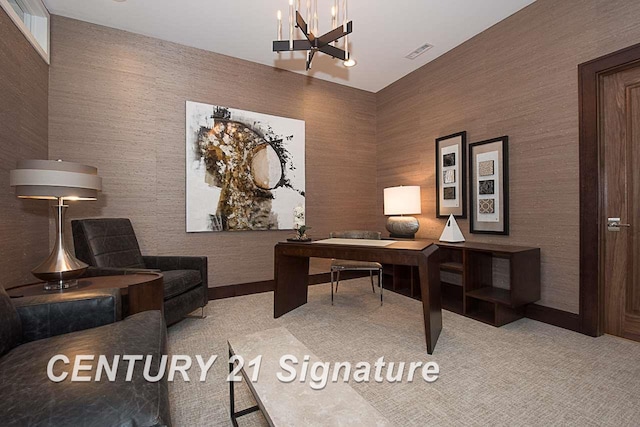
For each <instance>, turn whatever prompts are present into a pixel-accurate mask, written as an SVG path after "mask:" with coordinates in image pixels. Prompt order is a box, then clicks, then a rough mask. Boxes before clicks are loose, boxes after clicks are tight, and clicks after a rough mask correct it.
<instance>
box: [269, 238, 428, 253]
mask: <svg viewBox="0 0 640 427" xmlns="http://www.w3.org/2000/svg"><path fill="white" fill-rule="evenodd" d="M321 240H324V239H321ZM351 240H353V244H344V243H339V244H335V243H330V242H323V241H317V240H316V241H312V242H280V243H279V244H282V245H295V246H299V245H301V246H312V247H332V248H345V249H346V248H353V247H357V248H363V249H369V250H388V249H391V250H410V251H423V250H424V249H426V248H428V247H429V246H431V245H433V244H434V243H436V242H435V241H434V240H426V239H416V240H398V241H396V242H393V243H392V244H390V245H386V246H371V245H362V244H358V240H359V239H351Z"/></svg>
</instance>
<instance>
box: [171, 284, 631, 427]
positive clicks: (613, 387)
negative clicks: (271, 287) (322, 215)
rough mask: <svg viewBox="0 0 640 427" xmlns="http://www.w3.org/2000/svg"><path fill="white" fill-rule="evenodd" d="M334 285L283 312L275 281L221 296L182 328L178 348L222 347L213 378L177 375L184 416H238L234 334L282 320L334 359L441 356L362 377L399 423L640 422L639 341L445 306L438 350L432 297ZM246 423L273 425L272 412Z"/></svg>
mask: <svg viewBox="0 0 640 427" xmlns="http://www.w3.org/2000/svg"><path fill="white" fill-rule="evenodd" d="M329 295H330V289H329V285H317V286H312V287H310V292H309V303H308V304H306V305H305V306H303V307H301V308H299V309H297V310H295V311H293V312H291V313H289V314H287V315H285V316H283V317H281V318H280V319H274V318H273V293H264V294H258V295H250V296H245V297H237V298H230V299H225V300H218V301H211V302H210V303H209V305H208V307H207V315H208V316H209V317H208V318H207V319H205V320H198V319H187V320H184V321H182V322H181V323H179V324H177V325H175V326H173V327H172V328H170V329H169V343H170V350H171V352H172V353H173V354H189V355H192V356H194V355H196V354H202V355H212V354H217V355H219V360H218V361H217V362H216V363H215V365H214V368H213V369H212V371H211V372H210V373H209V378H208V380H207V382H206V383H200V382H197V381H196V379H195V378H192V381H191V382H190V383H186V382H183V381H176V382H174V383H172V384H171V385H170V389H169V390H170V398H171V411H172V417H173V422H174V425H175V426H217V425H221V426H228V425H231V423H230V421H229V397H228V393H229V388H228V384H227V383H226V382H225V378H226V375H227V370H228V365H227V363H226V360H227V346H226V339H227V338H228V337H231V336H234V335H238V334H248V333H252V332H256V331H260V330H263V329H269V328H273V327H279V326H284V327H286V328H287V329H288V330H289V331H290V332H291V333H292V334H293V335H294V336H295V337H296V338H298V340H300V341H302V342H303V343H304V344H305V345H306V346H307V347H308V348H309V349H310V350H311V351H312V352H313V353H314V354H315V355H316V356H318V357H319V358H320V359H322V360H323V361H327V362H336V361H350V362H352V363H355V362H359V361H368V362H370V363H371V364H373V363H374V362H375V360H376V359H377V358H379V357H380V356H384V357H385V360H386V361H395V362H402V361H404V362H412V361H420V360H422V361H431V360H433V361H435V362H437V363H438V364H439V365H440V370H441V375H440V378H439V379H438V380H437V381H436V382H435V383H432V384H428V383H426V382H424V381H422V380H419V379H417V380H415V381H414V382H413V383H406V382H405V383H401V384H398V383H396V384H390V383H387V382H384V383H376V382H371V383H368V384H364V383H361V384H356V383H351V386H352V387H353V388H354V389H355V390H356V391H357V392H358V393H360V394H361V395H362V396H363V397H364V398H365V399H366V400H368V401H369V402H370V403H371V404H372V405H373V406H374V407H376V408H377V409H378V410H379V411H380V412H381V413H382V414H383V415H385V416H386V417H387V418H388V419H389V420H390V421H392V422H393V423H395V424H396V425H398V426H412V425H415V426H422V425H438V426H449V425H453V426H457V425H461V426H474V425H496V426H502V425H504V426H520V425H523V426H549V425H558V426H560V425H562V426H565V425H576V426H596V425H610V426H638V425H640V344H638V343H634V342H631V341H627V340H623V339H619V338H616V337H611V336H603V337H600V338H590V337H587V336H584V335H580V334H577V333H574V332H570V331H567V330H564V329H560V328H556V327H554V326H550V325H546V324H543V323H539V322H535V321H533V320H529V319H522V320H520V321H518V322H515V323H512V324H510V325H507V326H503V327H502V328H494V327H491V326H488V325H485V324H482V323H479V322H476V321H474V320H471V319H467V318H465V317H462V316H458V315H456V314H453V313H450V312H447V311H445V312H443V322H444V328H443V331H442V335H441V336H440V339H439V341H438V345H437V346H436V350H435V353H434V354H433V355H432V356H428V355H427V354H426V349H425V343H424V336H423V326H422V320H421V317H422V306H421V303H420V302H418V301H414V300H412V299H409V298H406V297H403V296H401V295H397V294H393V293H391V292H385V304H384V306H383V307H380V304H379V299H378V298H376V296H374V295H373V294H372V293H371V286H370V284H369V281H368V278H367V279H357V280H351V281H347V282H344V283H342V284H341V285H340V291H339V293H338V294H337V295H336V305H335V306H333V307H332V306H331V305H330V296H329ZM285 353H286V349H283V354H285ZM236 390H237V393H236V396H237V405H238V409H242V408H244V407H246V406H251V405H253V404H254V402H253V400H252V399H251V396H250V394H249V393H248V389H247V388H246V385H245V384H240V385H239V386H237V387H236ZM238 394H239V395H240V396H238ZM239 424H240V426H255V425H258V426H261V425H266V423H265V421H264V419H263V418H262V416H261V414H260V413H254V414H251V415H248V416H245V417H243V418H241V419H240V420H239Z"/></svg>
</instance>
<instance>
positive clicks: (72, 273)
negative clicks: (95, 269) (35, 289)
mask: <svg viewBox="0 0 640 427" xmlns="http://www.w3.org/2000/svg"><path fill="white" fill-rule="evenodd" d="M66 208H67V206H65V205H64V204H63V200H62V199H59V200H58V205H56V206H53V209H54V210H55V212H56V241H55V244H54V246H53V250H52V251H51V254H49V256H48V257H47V259H45V260H44V261H43V262H42V264H40V265H39V266H37V267H36V268H34V269H33V270H31V273H32V274H33V275H34V276H36V277H37V278H38V279H40V280H43V281H45V282H47V283H46V284H45V285H44V288H45V289H46V290H58V289H67V288H70V287H73V286H77V280H75V279H77V278H78V277H80V276H82V274H84V272H85V271H86V270H87V268H89V265H87V264H86V263H84V262H82V261H80V260H79V259H77V258H76V257H74V256H73V255H71V254H70V253H69V251H67V248H66V247H65V245H64V212H65V209H66Z"/></svg>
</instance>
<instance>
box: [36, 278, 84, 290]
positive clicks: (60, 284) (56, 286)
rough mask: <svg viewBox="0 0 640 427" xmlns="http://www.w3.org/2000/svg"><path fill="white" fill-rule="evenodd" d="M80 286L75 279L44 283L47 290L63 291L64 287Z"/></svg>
mask: <svg viewBox="0 0 640 427" xmlns="http://www.w3.org/2000/svg"><path fill="white" fill-rule="evenodd" d="M76 286H78V281H77V280H76V279H73V280H56V281H52V282H47V283H45V284H44V289H45V291H61V290H63V289H69V288H75V287H76Z"/></svg>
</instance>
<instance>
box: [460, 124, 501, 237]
mask: <svg viewBox="0 0 640 427" xmlns="http://www.w3.org/2000/svg"><path fill="white" fill-rule="evenodd" d="M508 144H509V137H508V136H502V137H500V138H495V139H490V140H487V141H482V142H476V143H473V144H470V145H469V176H470V177H471V178H470V188H471V209H470V211H471V213H470V218H469V219H470V221H469V231H471V232H472V233H482V234H502V235H505V236H507V235H509V150H508Z"/></svg>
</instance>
